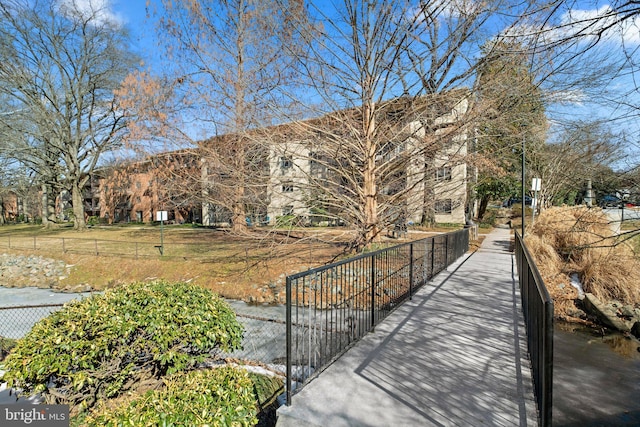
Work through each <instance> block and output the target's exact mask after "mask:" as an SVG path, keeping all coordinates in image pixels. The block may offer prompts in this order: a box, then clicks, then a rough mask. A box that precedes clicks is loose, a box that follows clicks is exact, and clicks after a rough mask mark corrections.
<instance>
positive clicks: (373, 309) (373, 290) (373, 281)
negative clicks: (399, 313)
mask: <svg viewBox="0 0 640 427" xmlns="http://www.w3.org/2000/svg"><path fill="white" fill-rule="evenodd" d="M375 302H376V257H375V255H373V256H372V257H371V330H373V329H374V327H375V326H376V304H375Z"/></svg>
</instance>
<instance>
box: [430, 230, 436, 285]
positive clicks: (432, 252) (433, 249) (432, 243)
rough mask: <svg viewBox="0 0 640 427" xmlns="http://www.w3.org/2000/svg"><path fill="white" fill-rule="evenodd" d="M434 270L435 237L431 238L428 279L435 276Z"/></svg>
mask: <svg viewBox="0 0 640 427" xmlns="http://www.w3.org/2000/svg"><path fill="white" fill-rule="evenodd" d="M435 268H436V238H435V236H434V237H432V238H431V272H430V274H429V279H432V278H433V276H434V275H435Z"/></svg>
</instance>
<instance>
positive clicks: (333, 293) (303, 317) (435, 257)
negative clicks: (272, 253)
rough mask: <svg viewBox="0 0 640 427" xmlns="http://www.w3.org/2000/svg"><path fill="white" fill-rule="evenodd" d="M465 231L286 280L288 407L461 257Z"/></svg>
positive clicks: (466, 242) (466, 239)
mask: <svg viewBox="0 0 640 427" xmlns="http://www.w3.org/2000/svg"><path fill="white" fill-rule="evenodd" d="M468 248H469V231H468V229H465V230H459V231H455V232H451V233H447V234H442V235H438V236H434V237H429V238H426V239H422V240H418V241H415V242H411V243H406V244H402V245H398V246H393V247H391V248H387V249H381V250H379V251H376V252H371V253H366V254H362V255H359V256H356V257H354V258H350V259H348V260H344V261H341V262H337V263H334V264H330V265H326V266H323V267H319V268H315V269H312V270H309V271H305V272H301V273H298V274H294V275H291V276H288V277H287V307H286V310H287V313H286V321H287V336H286V339H287V366H286V370H287V405H290V404H291V397H292V394H293V392H294V391H295V390H294V389H293V384H294V383H295V384H296V389H297V390H299V389H300V388H301V387H302V386H303V385H304V384H306V383H307V382H308V381H309V380H311V378H313V376H315V375H317V374H318V373H319V372H320V371H321V370H323V369H324V368H326V367H327V366H328V365H329V364H330V363H331V362H332V361H334V360H335V359H336V358H338V357H339V356H340V355H342V354H343V353H344V352H345V351H346V350H347V349H348V348H349V347H350V346H351V345H353V344H354V343H355V342H357V341H358V340H360V338H362V337H363V336H364V335H365V334H367V333H368V332H369V331H371V330H372V329H373V328H374V327H375V326H376V325H377V324H378V323H380V322H381V321H382V320H383V319H384V318H385V317H387V315H388V314H389V313H390V312H391V311H392V310H393V309H394V308H395V307H397V306H398V305H399V304H401V303H402V302H404V301H405V300H406V299H410V298H411V296H412V295H413V293H414V292H415V290H416V289H418V288H420V287H421V286H422V285H424V284H425V283H427V282H428V281H429V280H430V279H431V278H432V277H433V276H435V275H436V274H438V273H439V272H440V271H442V270H444V269H445V268H446V267H447V266H449V265H451V264H452V263H453V262H454V261H455V260H457V259H458V258H459V257H461V256H462V255H464V253H465V252H467V250H468Z"/></svg>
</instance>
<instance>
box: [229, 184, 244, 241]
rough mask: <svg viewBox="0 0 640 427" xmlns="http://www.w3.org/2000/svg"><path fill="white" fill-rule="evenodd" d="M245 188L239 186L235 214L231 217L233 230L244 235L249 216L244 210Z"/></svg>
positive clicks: (236, 194) (235, 201)
mask: <svg viewBox="0 0 640 427" xmlns="http://www.w3.org/2000/svg"><path fill="white" fill-rule="evenodd" d="M243 200H244V186H243V185H238V186H237V187H236V189H235V192H234V199H233V212H232V217H231V226H232V230H233V231H234V232H236V233H242V232H244V231H246V229H247V215H246V213H245V209H244V203H243Z"/></svg>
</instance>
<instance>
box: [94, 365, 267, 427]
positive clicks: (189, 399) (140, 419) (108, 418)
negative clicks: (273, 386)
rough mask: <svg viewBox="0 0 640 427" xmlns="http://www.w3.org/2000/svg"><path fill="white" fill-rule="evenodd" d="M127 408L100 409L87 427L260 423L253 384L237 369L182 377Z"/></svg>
mask: <svg viewBox="0 0 640 427" xmlns="http://www.w3.org/2000/svg"><path fill="white" fill-rule="evenodd" d="M165 385H166V386H165V388H163V389H161V390H151V391H148V392H146V393H145V394H144V395H142V396H140V397H137V398H134V399H133V400H131V401H130V402H128V403H127V404H124V405H121V406H119V407H117V408H114V409H113V408H112V409H109V408H107V406H106V405H99V406H98V407H97V408H96V410H95V411H94V412H93V414H91V415H90V416H88V417H87V418H86V419H85V420H84V425H86V426H100V427H102V426H128V425H130V426H159V425H167V426H171V425H182V426H203V425H209V426H231V425H233V426H253V425H255V424H256V423H257V422H258V419H257V418H256V415H257V412H258V409H257V406H256V398H255V395H254V384H253V382H252V380H251V378H250V377H249V375H248V374H247V372H246V371H244V370H243V369H240V368H234V367H229V366H226V367H221V368H216V369H210V370H198V371H191V372H189V373H186V374H184V373H180V374H177V375H174V376H172V377H169V378H167V379H166V380H165Z"/></svg>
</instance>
